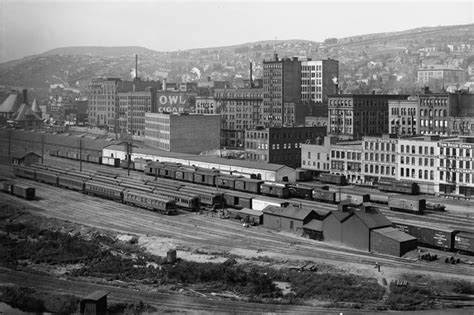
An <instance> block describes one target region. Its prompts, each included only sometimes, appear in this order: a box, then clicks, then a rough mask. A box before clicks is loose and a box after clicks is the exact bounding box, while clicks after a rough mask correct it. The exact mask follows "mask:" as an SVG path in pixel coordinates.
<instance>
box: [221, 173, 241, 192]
mask: <svg viewBox="0 0 474 315" xmlns="http://www.w3.org/2000/svg"><path fill="white" fill-rule="evenodd" d="M237 179H238V177H235V176H225V175H221V176H217V177H216V186H217V187H222V188H228V189H235V181H236V180H237Z"/></svg>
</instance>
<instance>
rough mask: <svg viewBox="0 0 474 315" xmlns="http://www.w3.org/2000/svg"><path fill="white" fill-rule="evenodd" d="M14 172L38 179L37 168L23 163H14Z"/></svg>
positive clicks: (21, 175)
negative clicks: (22, 164)
mask: <svg viewBox="0 0 474 315" xmlns="http://www.w3.org/2000/svg"><path fill="white" fill-rule="evenodd" d="M13 174H15V176H18V177H23V178H28V179H33V180H34V179H36V177H35V170H34V169H33V168H31V167H28V166H21V165H14V166H13Z"/></svg>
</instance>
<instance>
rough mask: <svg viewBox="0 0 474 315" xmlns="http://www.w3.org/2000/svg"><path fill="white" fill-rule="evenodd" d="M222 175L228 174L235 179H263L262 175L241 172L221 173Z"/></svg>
mask: <svg viewBox="0 0 474 315" xmlns="http://www.w3.org/2000/svg"><path fill="white" fill-rule="evenodd" d="M220 172H221V173H222V174H227V175H231V176H235V177H244V178H249V179H261V178H260V175H257V174H254V173H245V172H239V171H230V172H228V171H224V170H222V171H220Z"/></svg>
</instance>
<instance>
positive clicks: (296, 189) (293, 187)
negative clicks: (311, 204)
mask: <svg viewBox="0 0 474 315" xmlns="http://www.w3.org/2000/svg"><path fill="white" fill-rule="evenodd" d="M288 190H289V192H290V195H291V196H292V197H294V198H303V199H312V198H313V190H314V187H312V186H308V185H304V184H290V185H288Z"/></svg>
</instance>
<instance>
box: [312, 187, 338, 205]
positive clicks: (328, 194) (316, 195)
mask: <svg viewBox="0 0 474 315" xmlns="http://www.w3.org/2000/svg"><path fill="white" fill-rule="evenodd" d="M312 198H313V200H317V201H323V202H328V203H336V192H334V191H329V190H326V189H322V188H313V191H312Z"/></svg>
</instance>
